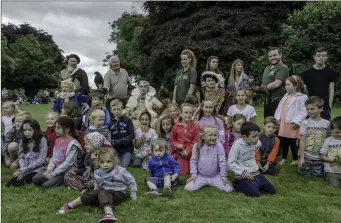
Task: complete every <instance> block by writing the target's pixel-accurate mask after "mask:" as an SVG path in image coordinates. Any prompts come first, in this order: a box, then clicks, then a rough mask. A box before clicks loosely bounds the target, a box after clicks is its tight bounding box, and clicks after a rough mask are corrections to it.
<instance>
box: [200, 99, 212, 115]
mask: <svg viewBox="0 0 341 223" xmlns="http://www.w3.org/2000/svg"><path fill="white" fill-rule="evenodd" d="M202 110H203V111H204V115H205V116H206V117H209V116H211V115H212V113H213V111H214V104H213V102H212V101H206V102H205V103H204V104H203V106H202Z"/></svg>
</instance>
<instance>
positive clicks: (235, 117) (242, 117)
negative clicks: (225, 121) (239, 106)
mask: <svg viewBox="0 0 341 223" xmlns="http://www.w3.org/2000/svg"><path fill="white" fill-rule="evenodd" d="M240 119H243V120H244V122H246V117H245V116H244V115H242V114H235V115H234V116H232V122H236V121H238V120H240Z"/></svg>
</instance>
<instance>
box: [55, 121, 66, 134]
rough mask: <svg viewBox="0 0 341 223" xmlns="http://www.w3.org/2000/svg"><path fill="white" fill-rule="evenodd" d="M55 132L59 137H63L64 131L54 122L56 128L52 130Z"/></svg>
mask: <svg viewBox="0 0 341 223" xmlns="http://www.w3.org/2000/svg"><path fill="white" fill-rule="evenodd" d="M54 131H55V132H56V135H57V136H59V137H63V136H64V135H65V131H66V130H64V129H63V128H62V126H61V125H60V124H59V123H58V122H56V128H55V130H54Z"/></svg>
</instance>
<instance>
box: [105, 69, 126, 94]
mask: <svg viewBox="0 0 341 223" xmlns="http://www.w3.org/2000/svg"><path fill="white" fill-rule="evenodd" d="M128 83H129V75H128V72H127V71H126V70H125V69H123V68H120V72H119V73H115V72H114V71H113V70H111V69H109V70H108V72H106V73H105V75H104V88H106V89H108V91H109V98H115V99H121V100H122V99H126V98H127V97H128Z"/></svg>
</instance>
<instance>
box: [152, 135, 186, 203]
mask: <svg viewBox="0 0 341 223" xmlns="http://www.w3.org/2000/svg"><path fill="white" fill-rule="evenodd" d="M167 151H168V147H167V142H166V141H165V140H164V139H156V140H154V141H153V143H152V152H153V154H154V155H153V156H152V157H151V158H150V160H149V163H148V169H149V172H150V177H148V178H147V179H146V184H147V187H148V189H149V190H150V191H148V192H147V193H146V195H147V196H148V197H150V198H154V197H159V196H162V195H163V196H172V195H173V194H172V190H171V186H175V185H177V184H178V183H179V175H180V166H179V164H178V163H177V162H176V161H175V159H174V158H173V157H172V156H171V155H170V154H169V153H167ZM160 186H163V193H159V190H158V187H160Z"/></svg>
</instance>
